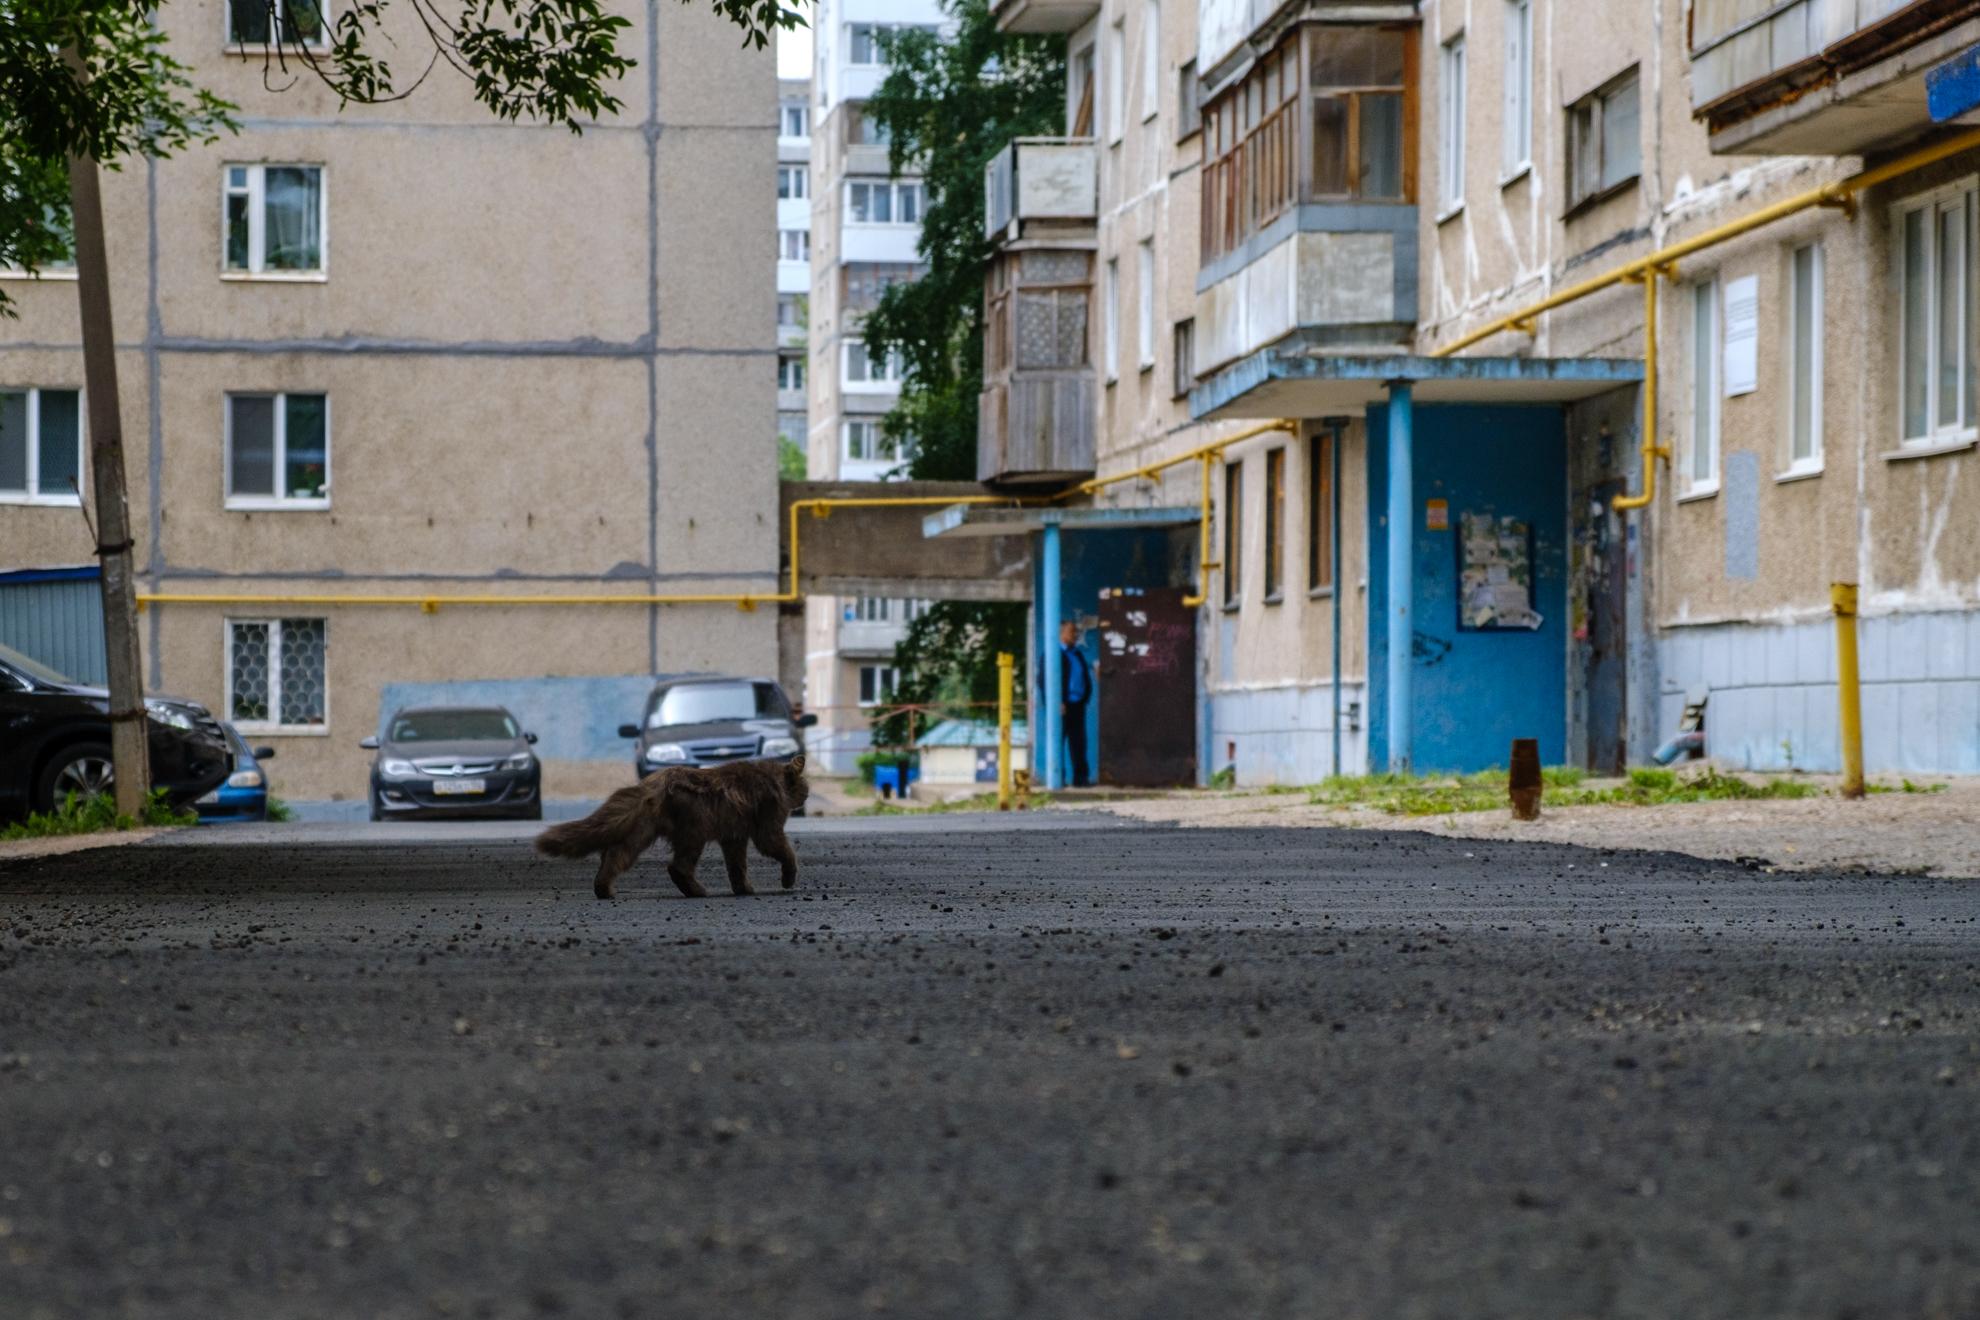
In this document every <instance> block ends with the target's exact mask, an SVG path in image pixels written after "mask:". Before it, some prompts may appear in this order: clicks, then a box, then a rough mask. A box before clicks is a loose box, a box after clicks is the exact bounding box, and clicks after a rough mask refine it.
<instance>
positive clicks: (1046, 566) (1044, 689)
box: [1031, 522, 1066, 790]
mask: <svg viewBox="0 0 1980 1320" xmlns="http://www.w3.org/2000/svg"><path fill="white" fill-rule="evenodd" d="M1040 535H1041V536H1042V537H1043V538H1044V541H1045V545H1044V551H1043V553H1042V554H1041V555H1040V556H1039V565H1040V567H1039V575H1040V577H1041V578H1042V579H1043V580H1042V581H1041V582H1040V583H1039V584H1038V587H1039V590H1038V598H1039V601H1040V609H1039V614H1040V615H1041V616H1042V617H1041V618H1040V620H1039V622H1040V623H1042V624H1043V625H1044V626H1043V627H1042V628H1040V629H1039V638H1038V649H1039V650H1041V651H1043V652H1044V653H1045V654H1044V656H1043V657H1042V659H1043V660H1044V663H1043V664H1042V665H1040V666H1039V669H1040V671H1041V672H1042V673H1043V675H1044V678H1043V680H1042V682H1041V683H1040V689H1041V690H1040V692H1039V694H1038V695H1039V698H1040V700H1039V704H1040V705H1041V706H1043V707H1044V708H1045V709H1044V711H1043V714H1044V717H1045V718H1044V719H1042V720H1039V721H1037V723H1039V724H1041V725H1043V726H1044V734H1045V737H1044V741H1043V744H1042V745H1041V744H1040V743H1038V742H1037V741H1036V739H1037V734H1038V730H1036V729H1034V730H1033V731H1032V736H1033V739H1034V741H1033V744H1032V749H1031V750H1032V754H1033V756H1034V757H1037V758H1038V771H1039V772H1040V773H1041V774H1042V775H1043V776H1044V779H1043V783H1044V786H1045V787H1046V788H1047V789H1048V790H1049V789H1055V788H1063V787H1064V784H1063V783H1062V780H1063V778H1064V774H1063V771H1062V769H1061V766H1060V760H1061V757H1062V755H1063V752H1064V745H1063V743H1062V741H1061V740H1062V739H1063V738H1064V737H1065V728H1064V724H1065V720H1064V718H1063V713H1062V712H1061V711H1060V709H1059V699H1060V698H1061V697H1062V696H1064V695H1065V690H1066V689H1065V677H1064V675H1062V674H1061V673H1060V672H1059V670H1060V664H1059V625H1060V624H1061V623H1064V622H1065V616H1064V615H1063V614H1062V613H1061V612H1060V605H1059V525H1058V524H1057V523H1052V522H1048V523H1046V524H1045V527H1044V530H1043V531H1042V532H1040Z"/></svg>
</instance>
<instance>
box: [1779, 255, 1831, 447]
mask: <svg viewBox="0 0 1980 1320" xmlns="http://www.w3.org/2000/svg"><path fill="white" fill-rule="evenodd" d="M1787 292H1788V351H1787V364H1788V471H1789V472H1794V473H1800V472H1819V471H1821V470H1822V249H1821V247H1820V245H1818V244H1815V243H1810V244H1809V245H1808V246H1806V247H1798V248H1796V249H1795V250H1794V251H1792V252H1790V253H1789V254H1788V290H1787Z"/></svg>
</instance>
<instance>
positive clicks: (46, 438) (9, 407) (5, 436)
mask: <svg viewBox="0 0 1980 1320" xmlns="http://www.w3.org/2000/svg"><path fill="white" fill-rule="evenodd" d="M82 486H83V464H82V392H81V391H80V390H42V389H12V390H10V389H0V503H7V504H79V503H81V502H82Z"/></svg>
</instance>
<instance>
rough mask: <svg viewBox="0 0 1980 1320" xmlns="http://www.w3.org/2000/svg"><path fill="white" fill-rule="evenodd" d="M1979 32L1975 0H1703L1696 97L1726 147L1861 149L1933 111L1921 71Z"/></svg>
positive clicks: (1821, 151) (1794, 151)
mask: <svg viewBox="0 0 1980 1320" xmlns="http://www.w3.org/2000/svg"><path fill="white" fill-rule="evenodd" d="M1976 44H1980V0H1785V2H1782V3H1773V4H1761V3H1757V0H1699V4H1698V6H1697V9H1696V11H1695V12H1694V15H1693V18H1692V28H1691V89H1692V91H1691V106H1692V113H1693V115H1694V116H1695V117H1696V118H1698V119H1701V120H1703V121H1705V124H1706V127H1707V128H1708V129H1709V130H1710V132H1711V146H1712V150H1713V151H1714V152H1717V153H1721V154H1740V155H1774V156H1800V155H1814V156H1845V155H1861V154H1864V153H1866V152H1874V151H1878V150H1881V149H1885V148H1890V147H1896V146H1900V145H1902V144H1904V143H1905V142H1907V141H1909V140H1912V139H1915V138H1917V137H1918V136H1919V135H1921V134H1922V133H1925V132H1928V131H1929V130H1930V129H1931V128H1932V127H1933V126H1934V123H1935V120H1934V117H1933V114H1932V112H1931V110H1930V108H1929V107H1928V105H1927V100H1926V87H1925V82H1926V75H1927V74H1928V73H1929V72H1931V71H1932V70H1933V69H1935V68H1937V67H1938V66H1939V65H1941V64H1943V63H1945V62H1946V61H1948V60H1950V59H1952V58H1953V57H1955V56H1957V55H1959V54H1960V53H1962V52H1963V51H1966V50H1968V49H1969V48H1971V47H1973V46H1974V45H1976Z"/></svg>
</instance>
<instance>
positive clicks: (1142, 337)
mask: <svg viewBox="0 0 1980 1320" xmlns="http://www.w3.org/2000/svg"><path fill="white" fill-rule="evenodd" d="M1134 255H1135V268H1136V273H1137V274H1138V275H1139V277H1140V278H1139V280H1138V281H1137V283H1138V285H1139V293H1140V303H1139V305H1138V306H1137V307H1136V309H1135V310H1136V312H1137V316H1136V318H1135V319H1136V326H1135V331H1136V334H1135V347H1136V357H1135V361H1136V363H1137V364H1138V365H1139V366H1140V367H1141V369H1142V370H1143V371H1146V370H1148V369H1149V368H1150V367H1152V366H1154V365H1155V240H1154V239H1152V238H1144V239H1142V240H1141V242H1140V243H1139V244H1137V245H1136V247H1135V254H1134Z"/></svg>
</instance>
